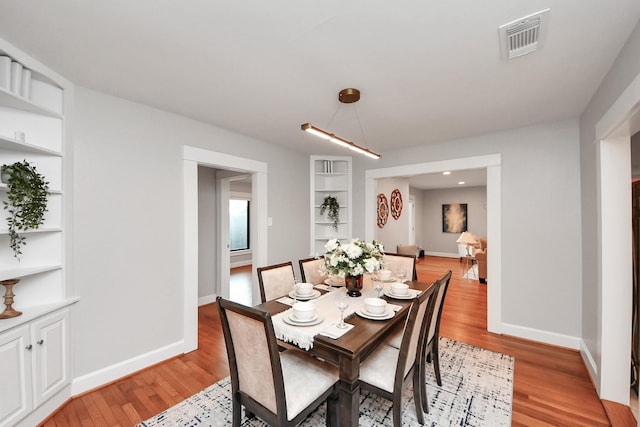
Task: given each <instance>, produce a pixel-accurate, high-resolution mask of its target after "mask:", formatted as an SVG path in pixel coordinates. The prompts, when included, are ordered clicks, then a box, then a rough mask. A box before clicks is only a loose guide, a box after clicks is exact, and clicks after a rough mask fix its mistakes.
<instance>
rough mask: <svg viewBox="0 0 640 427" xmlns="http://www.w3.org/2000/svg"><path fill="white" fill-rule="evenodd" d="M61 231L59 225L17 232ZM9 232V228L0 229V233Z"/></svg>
mask: <svg viewBox="0 0 640 427" xmlns="http://www.w3.org/2000/svg"><path fill="white" fill-rule="evenodd" d="M60 231H62V228H61V227H40V228H36V229H29V230H24V231H22V230H21V231H19V232H18V234H37V233H58V232H60ZM2 234H9V230H7V229H0V235H2Z"/></svg>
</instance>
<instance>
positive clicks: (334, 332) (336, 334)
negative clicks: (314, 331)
mask: <svg viewBox="0 0 640 427" xmlns="http://www.w3.org/2000/svg"><path fill="white" fill-rule="evenodd" d="M337 325H338V323H332V324H331V325H329V326H328V327H327V328H326V329H323V330H322V331H320V335H324V336H325V337H329V338H332V339H334V340H337V339H338V338H340V337H341V336H343V335H344V334H346V333H347V332H349V331H350V330H351V329H352V328H353V325H351V324H349V323H346V325H347V326H348V327H347V328H344V329H343V328H338V326H337Z"/></svg>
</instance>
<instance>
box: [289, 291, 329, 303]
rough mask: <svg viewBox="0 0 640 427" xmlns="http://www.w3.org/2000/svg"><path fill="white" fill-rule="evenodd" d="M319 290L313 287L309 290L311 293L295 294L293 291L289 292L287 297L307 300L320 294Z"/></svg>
mask: <svg viewBox="0 0 640 427" xmlns="http://www.w3.org/2000/svg"><path fill="white" fill-rule="evenodd" d="M320 295H321V294H320V291H318V290H316V289H314V290H313V292H311V295H305V296H302V295H296V293H295V292H294V291H291V292H289V298H295V299H297V300H298V301H308V300H310V299H316V298H318V297H319V296H320Z"/></svg>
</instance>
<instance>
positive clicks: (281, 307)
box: [257, 281, 432, 427]
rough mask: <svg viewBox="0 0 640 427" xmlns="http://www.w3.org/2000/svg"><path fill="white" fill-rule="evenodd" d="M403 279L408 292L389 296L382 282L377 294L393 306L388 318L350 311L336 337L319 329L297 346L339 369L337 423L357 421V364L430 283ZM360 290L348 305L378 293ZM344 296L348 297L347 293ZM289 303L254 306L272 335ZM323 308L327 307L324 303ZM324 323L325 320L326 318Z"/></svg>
mask: <svg viewBox="0 0 640 427" xmlns="http://www.w3.org/2000/svg"><path fill="white" fill-rule="evenodd" d="M405 283H406V284H408V285H409V288H410V294H409V296H405V297H403V298H393V297H391V296H390V295H391V293H390V292H388V290H389V289H390V287H389V284H387V285H386V286H385V288H384V290H383V292H382V294H381V298H383V299H385V300H387V302H388V303H389V304H391V306H392V307H394V314H393V316H392V317H391V318H385V319H384V320H382V319H372V318H366V317H363V316H361V315H358V314H356V313H355V312H353V313H352V314H350V315H349V316H347V317H345V322H346V323H348V324H349V325H351V326H350V329H349V330H348V332H346V333H344V334H343V335H341V336H340V337H338V338H335V337H333V338H332V337H329V336H325V335H323V334H322V333H317V334H316V335H314V336H313V338H312V344H311V346H309V345H301V348H303V349H304V350H305V351H307V352H309V353H310V354H311V355H313V356H315V357H318V358H320V359H323V360H325V361H327V362H329V363H332V364H334V365H335V366H337V367H338V369H339V376H340V379H339V383H338V395H339V397H338V405H337V412H338V414H337V419H338V423H339V426H341V427H349V426H357V425H358V419H359V414H360V386H359V382H358V379H359V375H360V364H361V363H362V362H363V361H364V360H365V359H366V358H367V356H368V355H369V354H370V353H371V352H372V351H373V350H375V348H376V347H377V346H379V345H381V344H382V343H383V342H384V340H385V338H386V337H387V336H388V335H389V334H391V332H392V331H393V330H394V329H395V328H396V326H398V325H401V324H403V322H404V321H405V320H406V317H407V315H408V312H409V307H410V305H411V302H412V301H413V297H415V295H417V293H418V292H420V291H423V290H425V289H427V288H429V287H430V286H431V285H432V284H430V283H423V282H419V281H407V282H405ZM317 288H318V289H319V290H321V291H322V293H323V294H324V293H326V292H328V293H332V292H333V293H336V292H344V288H337V290H334V289H331V288H330V287H329V286H325V287H323V285H318V286H317ZM362 294H363V295H362V297H360V298H354V299H352V300H351V301H353V303H352V309H353V306H355V305H358V306H361V305H362V304H363V301H364V298H367V297H376V296H377V295H378V293H377V291H376V290H374V289H373V288H371V289H368V288H367V287H365V289H363V291H362ZM322 297H325V298H324V299H326V298H331V296H328V295H322ZM347 298H349V299H351V297H347ZM290 304H291V301H288V300H287V297H286V296H285V297H284V298H278V299H276V300H271V301H266V302H264V303H262V304H260V305H258V306H257V307H258V308H260V309H262V310H265V311H267V312H269V313H270V314H271V315H272V320H273V323H274V329H276V336H278V334H277V327H276V318H277V317H280V318H281V317H282V314H281V315H280V316H278V314H279V313H282V312H284V311H286V310H289V309H291V305H290ZM318 305H320V304H318ZM332 308H333V310H335V313H338V316H339V311H338V308H337V307H336V306H335V305H332ZM324 309H325V310H326V309H327V308H326V303H325V308H324ZM352 311H353V310H352ZM327 317H329V316H327ZM278 322H279V320H278ZM327 323H329V321H327ZM290 326H291V325H290V324H289V327H290ZM332 326H335V323H334V324H327V325H325V327H332ZM303 328H305V326H300V327H299V328H298V329H300V330H301V331H302V330H303ZM318 330H321V329H318V328H317V327H316V329H314V331H318ZM282 342H283V343H286V345H291V341H290V340H289V342H287V341H286V340H282ZM294 344H296V343H294Z"/></svg>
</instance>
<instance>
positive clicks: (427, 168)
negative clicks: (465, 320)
mask: <svg viewBox="0 0 640 427" xmlns="http://www.w3.org/2000/svg"><path fill="white" fill-rule="evenodd" d="M485 168H486V170H487V240H489V241H490V242H491V256H490V257H488V258H487V276H488V277H490V278H491V280H490V281H489V283H488V284H487V330H488V331H489V332H493V333H496V334H501V333H502V331H503V324H502V269H501V265H502V263H501V260H502V238H501V222H502V219H501V211H500V206H501V201H500V200H501V199H500V197H501V156H500V154H488V155H485V156H477V157H466V158H461V159H450V160H441V161H437V162H428V163H416V164H412V165H402V166H392V167H387V168H381V169H369V170H366V171H365V236H366V239H367V240H373V239H374V237H375V227H376V194H375V193H376V180H378V179H383V178H395V177H401V176H402V177H406V176H411V175H422V174H426V173H441V172H444V171H456V170H465V169H485Z"/></svg>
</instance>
